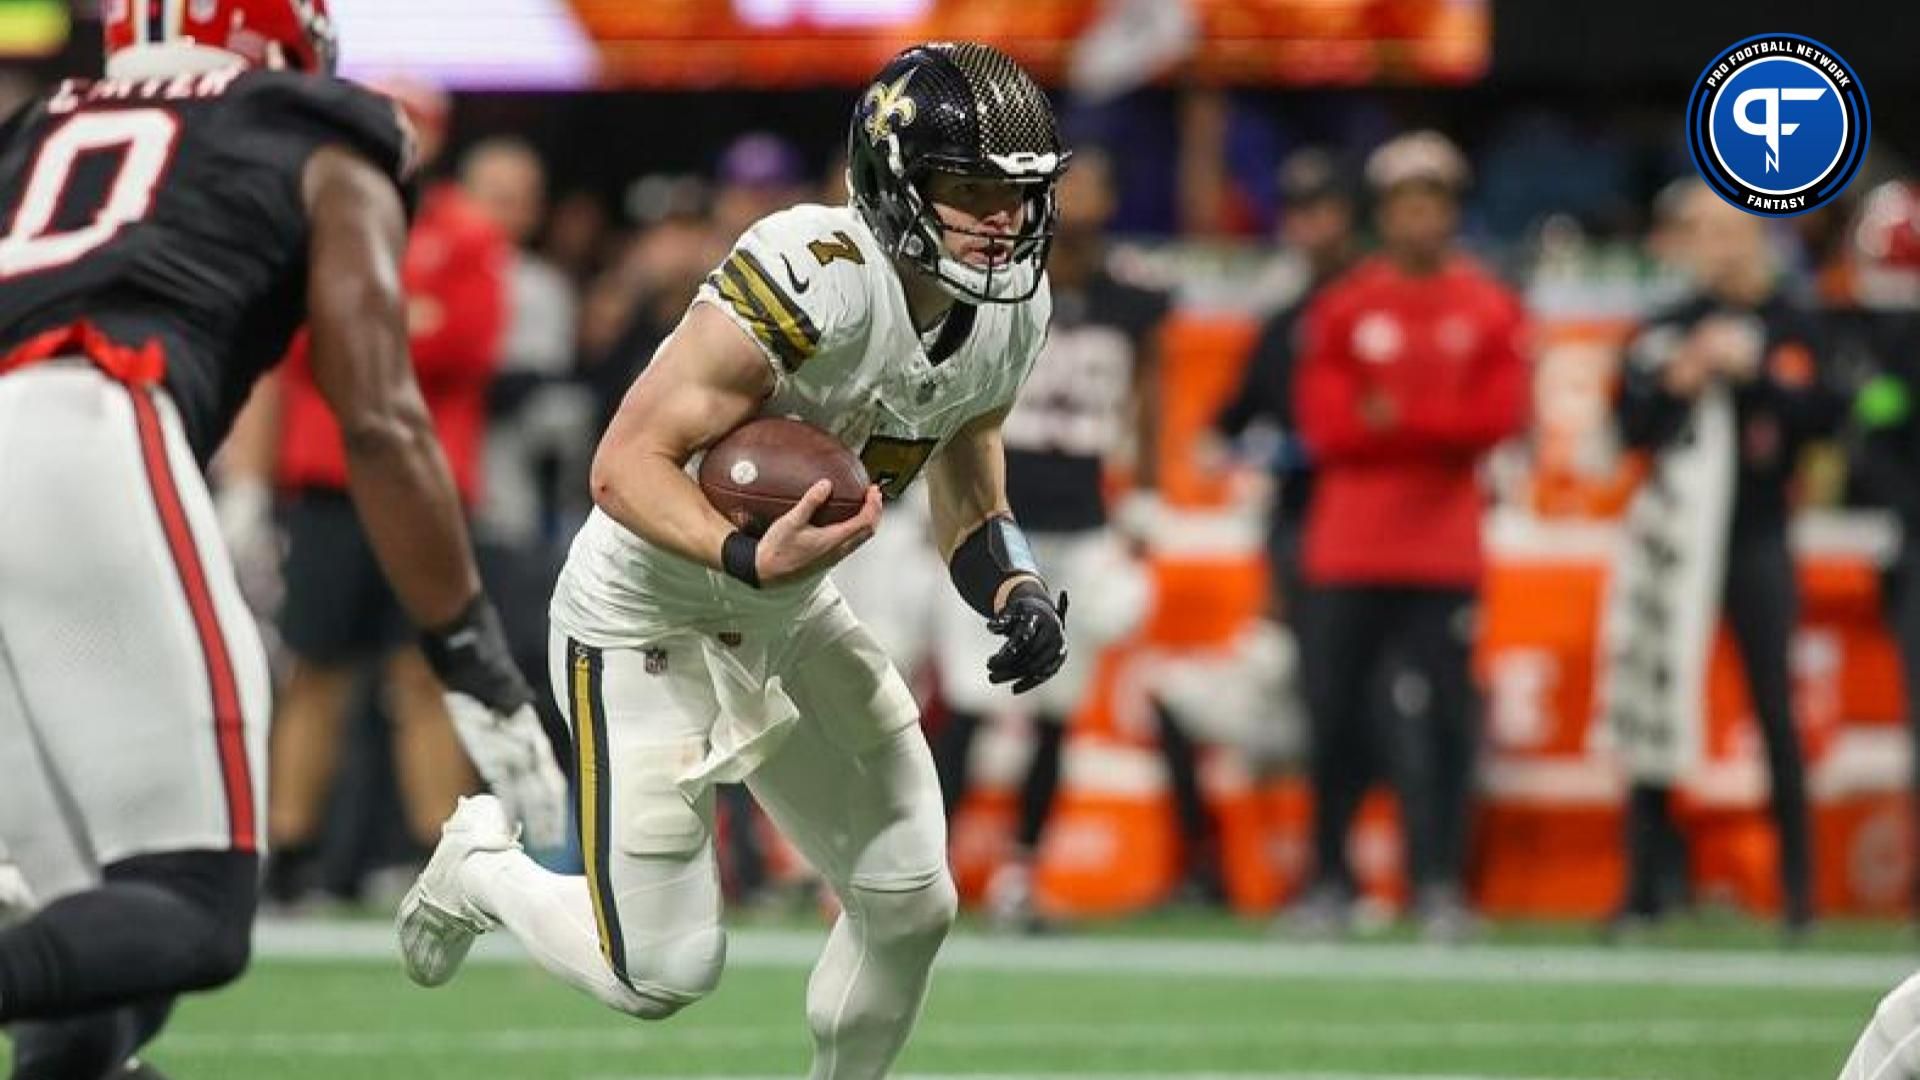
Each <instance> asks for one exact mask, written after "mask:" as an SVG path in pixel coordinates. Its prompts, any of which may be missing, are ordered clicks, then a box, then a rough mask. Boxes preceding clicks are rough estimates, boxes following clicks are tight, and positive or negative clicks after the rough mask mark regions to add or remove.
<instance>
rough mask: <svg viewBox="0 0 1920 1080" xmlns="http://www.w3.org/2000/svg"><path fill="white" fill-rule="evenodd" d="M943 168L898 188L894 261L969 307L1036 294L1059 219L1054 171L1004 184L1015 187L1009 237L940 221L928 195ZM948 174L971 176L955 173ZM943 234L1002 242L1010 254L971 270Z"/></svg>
mask: <svg viewBox="0 0 1920 1080" xmlns="http://www.w3.org/2000/svg"><path fill="white" fill-rule="evenodd" d="M941 171H944V170H939V169H926V170H920V172H919V175H916V176H911V177H909V178H908V179H907V182H906V183H905V184H903V185H902V188H901V190H902V197H903V200H904V202H905V203H906V206H905V209H906V210H907V211H908V213H909V215H910V217H909V219H908V220H909V222H910V224H909V225H908V228H907V229H906V230H905V231H904V232H903V233H902V235H901V238H900V241H899V242H898V243H897V244H896V245H895V246H896V249H897V250H896V251H895V252H894V255H895V257H896V258H900V259H904V260H906V261H907V262H908V263H910V264H912V265H913V266H914V267H916V268H918V269H919V270H920V271H921V272H922V273H924V274H926V275H927V276H928V277H930V278H932V279H933V280H934V281H935V282H937V283H938V284H939V286H940V287H941V288H942V289H943V290H945V291H946V292H947V294H948V295H950V296H952V297H953V298H954V299H955V300H959V301H961V302H963V303H969V304H1017V303H1019V302H1021V301H1023V300H1027V299H1029V298H1031V297H1032V296H1033V294H1034V293H1035V292H1037V291H1039V288H1040V275H1041V271H1043V270H1045V269H1046V265H1047V254H1048V253H1049V252H1050V251H1051V250H1052V248H1053V231H1054V227H1055V224H1056V223H1057V222H1058V220H1059V216H1060V214H1059V207H1058V204H1057V203H1056V201H1055V199H1054V187H1055V179H1056V177H1057V176H1058V171H1057V170H1054V171H1049V172H1047V173H1045V174H1044V175H1040V176H1036V177H1034V178H1032V179H1026V180H1014V179H1011V178H1003V177H998V176H995V177H991V179H994V180H1005V181H1008V182H1011V183H1014V184H1017V185H1018V186H1019V187H1020V188H1021V207H1020V226H1019V228H1018V229H1017V230H1016V231H1015V232H1013V233H1001V232H990V231H987V230H983V229H970V228H967V227H964V226H960V225H955V224H951V223H948V222H945V221H942V220H941V218H940V214H939V212H938V210H936V209H935V207H934V204H933V200H932V198H931V197H930V196H929V195H928V192H927V188H928V183H929V181H930V180H931V179H932V174H933V173H935V172H941ZM952 175H960V176H967V175H974V174H972V173H960V172H955V173H952ZM949 234H955V235H960V236H969V237H975V238H978V239H983V240H992V241H998V242H1002V243H1008V244H1009V245H1010V247H1011V250H1010V251H1009V252H1008V255H1007V258H1006V259H1005V261H1003V262H998V263H995V264H991V265H988V266H975V265H973V264H972V263H969V262H967V261H965V260H964V259H959V258H956V257H955V256H954V255H953V253H952V252H951V251H950V250H948V248H947V237H948V235H949Z"/></svg>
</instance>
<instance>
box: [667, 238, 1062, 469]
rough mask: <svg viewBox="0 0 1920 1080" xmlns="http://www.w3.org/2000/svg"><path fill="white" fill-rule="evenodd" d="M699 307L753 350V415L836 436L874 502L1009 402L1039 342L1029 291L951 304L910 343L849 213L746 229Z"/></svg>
mask: <svg viewBox="0 0 1920 1080" xmlns="http://www.w3.org/2000/svg"><path fill="white" fill-rule="evenodd" d="M699 299H700V300H701V301H703V302H706V303H710V304H713V305H714V306H716V307H718V308H719V309H720V310H721V311H723V312H725V313H726V314H727V315H728V316H729V317H730V318H732V320H733V321H734V322H735V323H736V324H738V325H739V326H740V328H741V329H742V330H745V331H746V332H747V335H748V336H749V337H751V338H753V340H754V341H755V343H757V344H758V345H759V346H760V349H761V351H762V352H764V353H765V354H766V357H767V363H768V364H769V365H770V366H771V367H772V369H773V375H774V390H773V394H772V395H771V396H770V397H769V398H768V399H767V402H766V404H765V405H764V406H763V407H762V409H761V412H762V413H763V414H765V415H769V416H792V417H797V418H799V419H801V420H805V421H806V422H807V423H809V424H813V425H814V426H816V427H820V428H824V429H826V430H827V431H829V432H831V433H833V434H834V435H835V436H837V437H838V438H839V439H840V441H841V442H843V443H845V444H846V445H847V446H848V447H849V448H850V449H852V450H853V451H854V452H855V453H858V454H859V455H860V458H861V460H862V461H863V462H864V463H865V464H866V466H867V475H869V476H870V477H872V478H873V482H874V483H876V484H878V485H880V490H881V492H882V493H883V494H884V495H885V496H886V497H887V498H888V499H895V498H898V497H899V496H900V495H901V494H902V493H904V492H905V491H906V489H907V487H908V486H909V485H911V484H912V483H913V481H914V478H915V477H916V476H918V475H919V473H920V469H921V467H922V466H923V465H925V464H926V462H927V459H928V458H930V457H931V456H932V455H933V453H934V451H936V450H938V449H939V447H940V446H941V444H942V443H944V442H945V440H946V439H947V437H948V436H950V435H952V434H953V433H954V431H956V430H957V429H958V428H959V427H960V425H962V424H964V423H966V422H967V421H968V420H971V419H973V418H974V417H976V416H979V415H981V414H983V413H988V412H992V411H994V410H996V409H1003V408H1006V407H1007V406H1009V405H1011V404H1013V399H1014V395H1015V394H1016V393H1018V391H1019V389H1020V385H1021V383H1023V382H1024V381H1025V380H1026V377H1027V373H1028V371H1029V370H1030V369H1031V368H1032V367H1033V361H1034V358H1035V357H1036V356H1038V355H1039V352H1040V346H1041V343H1042V342H1043V341H1044V340H1045V337H1046V329H1047V320H1048V317H1049V315H1050V313H1051V311H1052V300H1051V298H1050V296H1049V294H1048V292H1047V290H1046V286H1045V284H1044V283H1043V284H1042V286H1041V289H1040V291H1039V292H1038V293H1036V294H1035V296H1034V297H1033V299H1031V300H1028V301H1026V302H1024V303H1018V304H986V305H982V306H980V307H969V306H967V305H964V304H956V305H954V308H953V310H952V312H951V313H950V314H949V315H948V316H947V319H946V322H945V324H944V325H942V326H941V327H940V328H939V329H938V330H936V331H935V332H933V333H932V334H930V335H928V336H925V337H923V336H922V335H921V334H920V333H919V331H918V330H916V329H915V328H914V325H913V321H912V319H911V318H910V316H909V314H908V311H907V300H906V293H905V291H904V290H903V289H902V287H901V285H900V278H899V274H898V272H897V271H896V270H895V269H894V267H893V263H892V261H891V260H889V259H888V258H887V256H886V254H885V253H884V252H883V251H882V249H881V246H880V242H879V240H877V239H875V237H874V235H873V233H872V232H870V231H869V230H868V229H867V226H866V223H865V222H864V221H863V220H862V219H861V217H860V214H859V212H858V211H856V210H855V209H853V208H852V207H850V206H843V207H826V206H811V205H808V206H797V207H794V208H792V209H790V210H784V211H781V212H780V213H777V214H774V215H772V216H770V217H767V218H765V219H763V220H762V221H761V222H760V223H759V224H757V225H755V226H754V227H753V228H752V229H750V230H748V232H747V234H746V235H745V236H743V237H741V238H740V241H739V243H738V244H737V245H736V246H735V247H734V250H733V253H732V254H731V255H729V256H727V259H726V261H725V262H723V263H721V264H720V267H719V268H718V269H717V270H715V271H714V272H713V273H712V274H710V275H709V276H708V277H707V281H706V284H705V285H704V286H702V287H701V290H700V297H699Z"/></svg>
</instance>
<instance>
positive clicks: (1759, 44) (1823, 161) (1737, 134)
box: [1687, 34, 1872, 217]
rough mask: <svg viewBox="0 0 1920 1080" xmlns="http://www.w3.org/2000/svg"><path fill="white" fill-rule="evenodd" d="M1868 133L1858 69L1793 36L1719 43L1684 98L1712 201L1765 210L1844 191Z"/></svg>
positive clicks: (1810, 204)
mask: <svg viewBox="0 0 1920 1080" xmlns="http://www.w3.org/2000/svg"><path fill="white" fill-rule="evenodd" d="M1871 131H1872V123H1871V120H1870V118H1869V116H1868V113H1867V91H1866V88H1865V87H1864V86H1862V85H1860V76H1859V74H1858V73H1857V72H1855V71H1854V69H1853V68H1852V67H1851V66H1849V65H1848V64H1847V62H1846V61H1845V60H1843V59H1841V58H1840V57H1839V56H1838V55H1836V54H1835V53H1834V51H1833V50H1832V49H1829V48H1827V47H1826V46H1825V45H1822V44H1821V43H1819V42H1818V41H1815V40H1813V39H1812V38H1810V37H1802V36H1801V35H1799V34H1760V35H1757V36H1755V37H1750V38H1747V39H1746V40H1744V41H1739V42H1735V43H1734V44H1732V45H1730V46H1728V47H1727V48H1726V49H1724V50H1722V51H1721V53H1720V54H1719V55H1718V56H1716V57H1714V58H1713V61H1712V62H1711V63H1709V64H1708V65H1707V69H1706V70H1705V71H1703V72H1701V73H1700V81H1699V82H1697V83H1695V84H1694V86H1693V96H1692V97H1691V98H1689V99H1688V101H1687V142H1688V145H1689V147H1690V148H1691V149H1692V151H1693V164H1694V166H1695V167H1696V168H1698V169H1699V170H1700V175H1701V177H1702V178H1704V179H1705V180H1706V182H1707V185H1708V186H1709V187H1711V188H1713V190H1714V192H1715V193H1717V194H1718V195H1719V196H1720V197H1721V198H1723V199H1725V200H1727V201H1728V202H1730V203H1732V204H1733V205H1735V206H1737V207H1739V208H1740V209H1742V210H1745V211H1747V212H1748V213H1751V214H1763V215H1766V216H1769V217H1792V216H1793V215H1795V214H1804V213H1806V212H1807V211H1809V210H1812V209H1814V208H1815V207H1818V206H1823V205H1825V204H1826V203H1828V202H1830V201H1832V200H1833V199H1834V198H1835V197H1837V196H1838V195H1839V194H1840V193H1841V192H1842V191H1845V190H1846V189H1847V184H1848V183H1850V182H1851V181H1852V180H1853V174H1854V173H1855V172H1857V171H1858V170H1859V168H1860V162H1861V161H1862V159H1864V158H1865V157H1866V155H1867V137H1868V135H1869V134H1870V133H1871Z"/></svg>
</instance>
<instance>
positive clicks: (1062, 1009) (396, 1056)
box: [150, 921, 1912, 1080]
mask: <svg viewBox="0 0 1920 1080" xmlns="http://www.w3.org/2000/svg"><path fill="white" fill-rule="evenodd" d="M1118 929H1119V930H1120V931H1121V932H1113V933H1101V934H1080V935H1075V936H1073V937H1070V938H1048V939H1038V940H1008V939H988V938H982V937H980V936H977V935H963V936H962V937H960V938H958V939H956V941H955V942H954V943H952V944H951V945H950V947H949V950H948V952H947V954H946V956H945V958H944V960H945V962H944V963H943V966H942V970H941V973H940V975H939V977H938V979H937V982H936V985H935V989H934V993H933V997H932V999H931V1001H930V1002H929V1005H928V1008H927V1012H926V1016H925V1018H924V1020H923V1022H922V1024H921V1026H920V1029H919V1032H918V1034H917V1035H916V1037H915V1039H914V1041H913V1043H912V1045H911V1047H910V1048H909V1050H908V1052H907V1055H906V1057H905V1059H904V1061H903V1062H902V1067H901V1073H902V1075H905V1076H921V1077H929V1076H942V1077H946V1076H954V1077H958V1076H975V1077H1014V1076H1057V1077H1073V1078H1079V1080H1090V1078H1107V1077H1163V1078H1181V1080H1200V1078H1202V1077H1206V1078H1209V1080H1211V1078H1223V1080H1224V1078H1246V1080H1412V1078H1416V1077H1419V1078H1436V1080H1437V1078H1443V1077H1444V1078H1449V1080H1464V1078H1473V1080H1480V1078H1522V1077H1525V1078H1537V1080H1546V1078H1554V1080H1572V1078H1593V1080H1599V1078H1609V1080H1614V1078H1621V1080H1624V1078H1634V1080H1709V1078H1713V1080H1718V1078H1739V1080H1775V1078H1777V1080H1816V1078H1817V1080H1826V1078H1830V1077H1832V1076H1833V1075H1834V1074H1835V1073H1836V1072H1837V1071H1838V1067H1839V1063H1840V1061H1841V1060H1842V1058H1843V1057H1844V1056H1845V1053H1846V1049H1847V1047H1848V1046H1849V1045H1850V1044H1851V1042H1852V1040H1853V1037H1854V1035H1855V1033H1856V1032H1857V1030H1858V1027H1859V1025H1860V1023H1861V1022H1862V1020H1863V1019H1864V1017H1865V1016H1866V1014H1867V1012H1868V1010H1869V1009H1870V1007H1871V1005H1872V1003H1873V1002H1874V1000H1875V999H1876V998H1877V997H1878V996H1879V995H1880V993H1882V992H1883V990H1884V989H1885V987H1886V986H1888V985H1891V983H1892V982H1893V981H1895V980H1896V979H1897V978H1898V977H1899V976H1900V975H1901V974H1902V973H1903V972H1904V970H1905V969H1906V968H1907V967H1908V965H1909V964H1910V963H1911V962H1912V960H1911V956H1910V955H1909V952H1908V950H1907V947H1906V944H1905V941H1904V939H1902V938H1899V937H1896V936H1894V935H1893V934H1892V933H1891V932H1888V931H1854V932H1847V931H1844V930H1841V931H1830V932H1829V936H1830V937H1831V938H1832V939H1833V942H1832V943H1830V944H1825V945H1820V946H1817V947H1816V948H1814V949H1810V950H1804V951H1800V952H1795V953H1786V952H1782V951H1779V950H1777V949H1757V948H1750V947H1742V948H1733V949H1727V948H1714V947H1713V946H1714V945H1715V943H1716V941H1720V940H1732V941H1735V942H1741V941H1744V940H1745V938H1743V936H1742V934H1746V935H1748V936H1753V935H1755V934H1762V933H1763V932H1762V931H1752V930H1743V931H1741V932H1737V933H1735V932H1729V931H1726V930H1708V931H1700V930H1698V929H1696V930H1694V931H1692V932H1689V933H1682V934H1681V935H1680V937H1681V938H1682V939H1683V940H1680V941H1676V942H1674V943H1672V944H1673V945H1676V946H1686V947H1678V948H1676V947H1668V948H1662V949H1659V950H1654V949H1647V948H1635V949H1630V950H1609V949H1596V948H1592V947H1589V946H1586V945H1584V944H1582V945H1568V944H1504V943H1496V944H1492V945H1486V946H1479V947H1476V948H1471V949H1466V950H1456V951H1442V950H1433V949H1427V948H1424V947H1420V946H1417V945H1410V944H1401V943H1392V942H1388V943H1375V944H1364V945H1347V946H1299V945H1286V944H1281V943H1278V942H1274V941H1270V940H1267V939H1265V938H1262V937H1260V936H1258V934H1257V933H1256V932H1255V931H1254V930H1253V929H1250V928H1245V927H1241V926H1239V924H1234V923H1226V922H1205V921H1203V922H1199V923H1192V922H1183V923H1177V924H1173V925H1171V926H1162V927H1161V929H1162V930H1163V931H1167V932H1163V933H1158V934H1152V935H1149V934H1146V933H1142V932H1139V928H1138V926H1128V927H1124V928H1118ZM1557 934H1558V937H1559V938H1561V939H1566V938H1568V932H1566V931H1559V932H1557ZM1555 936H1556V932H1554V931H1551V930H1547V929H1542V928H1523V929H1521V930H1517V931H1516V930H1508V931H1505V932H1503V933H1502V934H1501V935H1499V937H1497V938H1496V942H1505V941H1509V940H1515V939H1519V940H1526V941H1533V942H1539V941H1542V940H1550V939H1552V938H1554V937H1555ZM1582 936H1584V935H1582ZM816 941H817V934H816V932H814V931H811V930H805V931H803V930H793V929H783V930H749V931H746V932H743V933H740V934H737V935H736V938H735V946H734V959H735V963H734V965H733V966H732V968H730V970H729V972H728V975H727V978H726V979H725V981H724V982H723V983H722V985H721V988H720V990H719V992H718V993H716V994H715V995H714V996H713V997H712V998H711V999H709V1000H708V1001H706V1002H704V1003H702V1004H700V1005H698V1006H696V1007H694V1008H693V1009H691V1010H689V1011H687V1012H685V1013H682V1014H681V1015H680V1016H679V1017H676V1018H675V1019H673V1020H672V1021H670V1022H667V1023H665V1024H643V1023H640V1022H637V1021H629V1020H627V1019H625V1018H623V1017H619V1016H616V1015H614V1014H612V1013H609V1012H606V1011H605V1010H603V1009H601V1008H600V1007H598V1006H597V1005H594V1004H593V1003H591V1002H589V1001H587V1000H586V999H584V998H581V997H577V996H576V995H574V994H573V993H572V992H570V991H568V990H566V989H564V988H562V987H560V986H558V985H557V984H554V983H551V982H549V981H548V980H547V979H546V978H545V977H544V976H542V975H541V974H540V973H539V972H538V971H536V970H535V969H533V968H532V967H531V966H529V965H528V964H527V963H526V962H525V961H523V960H521V959H519V958H518V957H517V956H515V955H512V954H510V953H507V952H504V951H503V950H500V949H495V950H493V951H492V952H490V953H487V954H484V955H482V956H480V957H479V958H477V959H476V961H475V962H473V963H472V964H470V965H469V967H468V969H467V970H466V971H465V972H463V973H462V975H461V977H460V978H459V979H458V980H457V981H455V982H454V983H453V984H452V985H451V986H449V987H447V988H444V989H441V990H437V991H424V990H417V989H414V988H413V987H411V986H410V985H408V984H407V983H406V982H405V981H404V980H403V978H402V977H401V975H400V974H399V972H398V969H397V967H396V966H395V965H394V964H392V963H389V962H387V961H386V960H385V959H384V958H383V957H382V956H381V955H380V952H381V950H382V949H383V948H384V947H385V940H384V934H383V932H382V929H381V928H380V927H378V926H365V925H348V926H342V925H339V924H321V925H319V926H317V927H309V926H297V927H281V928H274V929H270V930H269V931H268V932H267V933H266V935H265V936H264V938H263V945H262V949H261V952H262V959H260V960H259V962H258V963H257V964H256V966H255V968H254V970H253V973H252V974H251V975H250V976H249V977H248V978H247V980H246V981H245V982H244V983H243V984H242V985H240V986H239V987H237V988H235V989H233V990H230V991H228V992H226V993H223V994H219V995H216V996H213V997H209V998H204V999H197V1000H195V1001H193V1002H191V1003H190V1004H188V1005H187V1006H186V1007H185V1008H183V1009H182V1010H181V1012H180V1013H179V1014H178V1015H177V1018H176V1021H175V1023H174V1024H173V1026H172V1028H171V1030H170V1032H169V1033H168V1035H167V1036H166V1037H165V1039H164V1040H163V1041H162V1042H161V1043H160V1044H159V1045H158V1046H156V1047H155V1048H154V1049H153V1051H152V1053H151V1055H150V1057H151V1058H152V1060H153V1061H154V1062H155V1063H156V1064H157V1065H159V1066H161V1067H162V1068H164V1069H165V1070H166V1071H167V1072H168V1073H169V1075H170V1076H173V1077H175V1078H177V1080H267V1078H271V1080H307V1078H320V1077H327V1078H340V1077H347V1078H352V1080H378V1078H386V1077H393V1078H408V1080H437V1078H445V1080H476V1078H501V1080H506V1078H525V1080H534V1078H539V1080H561V1078H565V1080H589V1078H592V1080H619V1078H627V1077H664V1076H687V1077H691V1076H731V1077H762V1076H765V1077H773V1076H800V1075H804V1069H805V1062H806V1060H807V1049H808V1044H807V1036H806V1033H805V1031H804V1029H803V1027H802V1020H801V998H802V993H803V988H804V985H805V980H806V964H807V962H808V961H809V959H810V957H811V953H812V949H813V947H814V945H815V943H816ZM345 957H351V958H345Z"/></svg>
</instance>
